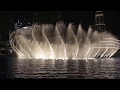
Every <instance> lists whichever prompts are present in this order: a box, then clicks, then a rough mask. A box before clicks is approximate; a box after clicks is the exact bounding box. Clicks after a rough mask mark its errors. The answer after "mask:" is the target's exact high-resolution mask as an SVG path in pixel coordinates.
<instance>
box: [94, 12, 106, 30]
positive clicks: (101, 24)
mask: <svg viewBox="0 0 120 90" xmlns="http://www.w3.org/2000/svg"><path fill="white" fill-rule="evenodd" d="M95 30H97V31H99V32H104V31H105V30H106V24H105V18H104V12H103V11H96V13H95Z"/></svg>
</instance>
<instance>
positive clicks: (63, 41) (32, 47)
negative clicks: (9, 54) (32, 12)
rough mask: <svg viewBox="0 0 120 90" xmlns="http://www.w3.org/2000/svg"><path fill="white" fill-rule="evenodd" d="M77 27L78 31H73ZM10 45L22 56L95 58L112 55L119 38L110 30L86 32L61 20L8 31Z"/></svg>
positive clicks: (116, 48)
mask: <svg viewBox="0 0 120 90" xmlns="http://www.w3.org/2000/svg"><path fill="white" fill-rule="evenodd" d="M74 31H77V34H75V33H74ZM9 39H10V45H11V47H12V49H13V50H14V51H15V52H16V53H17V55H18V58H21V59H55V60H57V59H65V60H66V59H95V58H109V57H112V56H113V55H114V54H115V53H116V52H117V51H118V49H119V40H118V39H117V38H116V37H115V36H113V35H112V34H111V33H106V32H98V31H93V30H92V28H91V27H90V28H89V29H88V32H87V33H86V32H85V31H84V30H83V29H82V27H81V25H79V27H78V29H76V28H75V26H74V25H73V24H71V23H70V24H69V25H68V27H66V25H65V24H64V23H61V22H59V23H56V25H55V26H54V25H53V24H41V25H32V26H29V27H27V28H20V29H18V30H16V31H14V32H12V33H11V35H10V37H9Z"/></svg>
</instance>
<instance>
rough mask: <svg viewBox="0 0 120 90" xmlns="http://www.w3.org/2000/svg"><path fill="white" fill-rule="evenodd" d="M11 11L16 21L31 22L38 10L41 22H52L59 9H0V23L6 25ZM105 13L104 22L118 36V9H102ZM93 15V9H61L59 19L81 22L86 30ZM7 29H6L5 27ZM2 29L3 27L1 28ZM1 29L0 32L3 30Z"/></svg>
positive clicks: (119, 19)
mask: <svg viewBox="0 0 120 90" xmlns="http://www.w3.org/2000/svg"><path fill="white" fill-rule="evenodd" d="M11 12H12V15H13V17H12V18H14V19H15V21H14V22H16V21H17V19H20V20H23V19H26V21H27V22H32V20H33V13H35V12H39V13H40V15H39V18H40V20H41V22H45V23H52V22H57V21H59V18H58V16H59V13H58V12H59V11H0V25H1V27H2V26H5V24H6V26H5V27H8V26H7V25H10V24H9V19H10V18H11V17H9V15H10V13H11ZM104 13H105V22H106V24H107V29H109V31H112V33H113V34H116V35H119V36H120V32H119V29H120V11H104ZM94 16H95V11H61V20H63V21H64V22H67V23H68V22H72V23H74V24H77V25H78V24H79V23H81V24H82V27H83V28H84V29H86V30H87V28H88V27H89V25H93V24H94ZM6 30H7V29H6ZM3 31H4V29H3ZM3 31H2V29H1V32H3Z"/></svg>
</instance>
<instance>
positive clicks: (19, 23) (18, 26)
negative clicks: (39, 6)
mask: <svg viewBox="0 0 120 90" xmlns="http://www.w3.org/2000/svg"><path fill="white" fill-rule="evenodd" d="M14 26H15V29H16V30H17V29H19V28H22V23H21V22H20V21H19V19H18V22H17V23H15V24H14Z"/></svg>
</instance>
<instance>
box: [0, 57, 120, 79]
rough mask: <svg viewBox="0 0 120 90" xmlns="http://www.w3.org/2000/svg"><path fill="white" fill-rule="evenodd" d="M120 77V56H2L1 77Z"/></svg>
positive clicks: (0, 63)
mask: <svg viewBox="0 0 120 90" xmlns="http://www.w3.org/2000/svg"><path fill="white" fill-rule="evenodd" d="M15 78H24V79H44V78H45V79H120V58H109V59H103V60H87V61H86V60H66V61H65V60H40V59H37V60H33V59H31V60H30V59H26V60H24V59H17V58H13V57H0V79H15Z"/></svg>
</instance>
